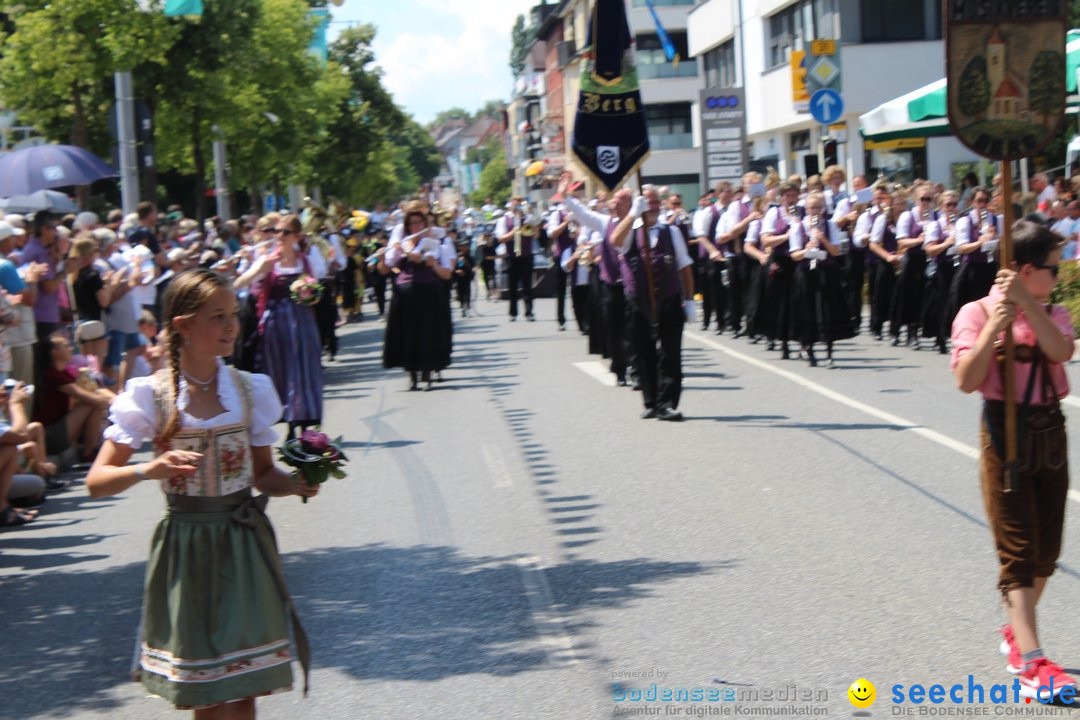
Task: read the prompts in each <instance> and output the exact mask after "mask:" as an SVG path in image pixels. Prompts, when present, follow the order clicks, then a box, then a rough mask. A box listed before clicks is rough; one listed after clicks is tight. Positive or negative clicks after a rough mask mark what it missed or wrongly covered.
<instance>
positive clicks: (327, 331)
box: [315, 278, 338, 355]
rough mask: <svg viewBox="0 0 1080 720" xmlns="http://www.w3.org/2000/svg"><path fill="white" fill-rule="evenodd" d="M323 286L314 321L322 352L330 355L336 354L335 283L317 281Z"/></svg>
mask: <svg viewBox="0 0 1080 720" xmlns="http://www.w3.org/2000/svg"><path fill="white" fill-rule="evenodd" d="M319 282H320V283H322V286H323V294H322V296H321V297H320V298H319V304H318V305H316V306H315V319H316V321H317V322H318V324H319V340H320V342H321V343H322V347H323V349H324V350H328V351H329V352H330V354H331V355H336V354H337V319H338V310H337V281H336V280H334V279H333V278H323V279H322V280H320V281H319Z"/></svg>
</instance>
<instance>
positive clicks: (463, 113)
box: [428, 107, 473, 130]
mask: <svg viewBox="0 0 1080 720" xmlns="http://www.w3.org/2000/svg"><path fill="white" fill-rule="evenodd" d="M472 119H473V117H472V115H470V114H469V111H468V110H466V109H465V108H462V107H452V108H450V109H449V110H443V111H442V112H440V113H439V114H438V115H436V116H435V119H434V120H432V121H431V122H429V123H428V129H429V130H434V129H435V128H437V127H439V126H440V125H442V124H443V123H445V122H448V121H450V120H464V121H465V122H470V121H471V120H472Z"/></svg>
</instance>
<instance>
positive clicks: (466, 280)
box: [454, 276, 473, 310]
mask: <svg viewBox="0 0 1080 720" xmlns="http://www.w3.org/2000/svg"><path fill="white" fill-rule="evenodd" d="M472 281H473V279H472V278H471V277H468V276H460V277H456V278H454V288H455V289H456V290H457V301H458V305H460V306H461V308H462V309H463V310H465V309H467V308H470V307H472Z"/></svg>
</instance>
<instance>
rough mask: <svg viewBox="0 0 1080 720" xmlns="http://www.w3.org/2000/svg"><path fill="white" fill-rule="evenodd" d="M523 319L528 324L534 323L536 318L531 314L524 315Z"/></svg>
mask: <svg viewBox="0 0 1080 720" xmlns="http://www.w3.org/2000/svg"><path fill="white" fill-rule="evenodd" d="M525 319H526V320H528V321H529V322H536V316H534V315H532V314H529V315H526V316H525Z"/></svg>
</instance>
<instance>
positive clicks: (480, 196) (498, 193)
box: [469, 144, 511, 206]
mask: <svg viewBox="0 0 1080 720" xmlns="http://www.w3.org/2000/svg"><path fill="white" fill-rule="evenodd" d="M510 190H511V187H510V174H509V172H508V168H507V166H506V152H505V151H504V150H503V147H502V145H501V144H500V145H498V146H497V149H496V152H495V156H494V157H493V158H492V159H491V161H490V162H488V163H487V164H486V165H485V166H484V169H483V170H481V171H480V182H479V183H478V184H477V186H476V191H475V192H473V194H472V195H471V196H470V198H469V199H470V200H471V201H472V202H473V203H474V204H476V205H480V204H481V203H483V202H484V200H486V199H487V198H492V200H493V201H494V202H495V204H496V205H499V206H502V205H504V204H505V203H506V201H507V200H509V199H510Z"/></svg>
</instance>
